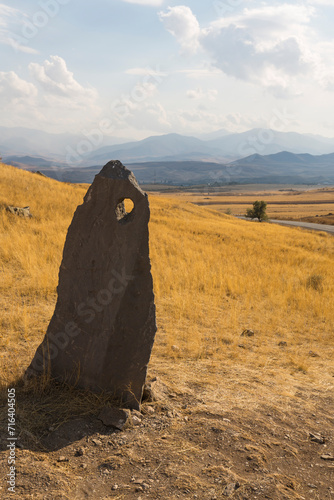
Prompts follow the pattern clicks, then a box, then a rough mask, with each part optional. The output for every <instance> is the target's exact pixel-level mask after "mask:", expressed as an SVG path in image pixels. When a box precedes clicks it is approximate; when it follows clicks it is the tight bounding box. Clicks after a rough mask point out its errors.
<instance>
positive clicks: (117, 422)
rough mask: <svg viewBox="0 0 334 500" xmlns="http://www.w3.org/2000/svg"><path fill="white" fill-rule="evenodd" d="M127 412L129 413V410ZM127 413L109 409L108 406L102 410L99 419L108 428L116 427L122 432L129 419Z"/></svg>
mask: <svg viewBox="0 0 334 500" xmlns="http://www.w3.org/2000/svg"><path fill="white" fill-rule="evenodd" d="M127 411H128V412H129V410H127ZM127 411H125V410H119V409H118V408H109V407H107V406H106V407H105V408H103V409H102V410H101V412H100V414H99V419H100V420H101V421H102V422H103V423H104V425H106V426H107V427H115V428H116V429H119V430H120V431H121V430H122V429H123V427H124V426H125V424H126V422H127V420H128V418H129V414H128V413H127ZM129 413H130V412H129Z"/></svg>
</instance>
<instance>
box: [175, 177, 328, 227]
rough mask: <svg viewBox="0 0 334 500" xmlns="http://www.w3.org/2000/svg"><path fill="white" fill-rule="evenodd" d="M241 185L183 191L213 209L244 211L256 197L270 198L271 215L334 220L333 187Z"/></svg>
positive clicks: (324, 221) (269, 208)
mask: <svg viewBox="0 0 334 500" xmlns="http://www.w3.org/2000/svg"><path fill="white" fill-rule="evenodd" d="M254 188H255V186H253V191H250V189H249V188H248V189H247V188H246V186H245V189H244V190H242V188H241V187H239V188H238V189H235V190H234V191H233V190H232V188H230V191H229V192H228V191H227V192H219V190H218V188H216V189H217V192H207V193H205V194H203V193H191V194H189V193H186V194H185V193H182V194H180V195H179V196H180V197H181V198H182V199H183V200H187V201H191V202H193V203H197V204H199V205H206V206H210V208H212V209H214V210H218V211H221V212H226V211H228V212H230V213H231V214H233V215H244V214H245V212H246V208H247V207H251V206H252V203H253V201H255V200H257V199H261V200H264V201H265V202H267V205H268V208H267V213H268V215H269V217H270V218H272V219H282V220H302V221H304V222H315V223H318V224H331V225H333V224H334V190H333V188H332V187H328V188H327V187H326V188H319V189H311V190H305V189H303V188H301V189H292V188H287V189H286V190H284V189H281V190H279V191H277V190H274V189H270V190H261V189H257V190H256V189H254Z"/></svg>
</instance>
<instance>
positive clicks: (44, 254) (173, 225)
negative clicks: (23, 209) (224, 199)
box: [0, 164, 334, 384]
mask: <svg viewBox="0 0 334 500" xmlns="http://www.w3.org/2000/svg"><path fill="white" fill-rule="evenodd" d="M0 176H1V177H0V206H1V207H2V208H1V211H0V227H1V231H0V239H1V241H0V243H1V244H0V273H1V283H0V287H1V298H0V300H1V303H0V305H1V311H0V325H1V338H0V342H1V352H2V357H1V361H0V369H1V381H2V383H4V384H6V383H9V382H11V381H13V380H15V379H17V378H18V377H19V376H20V375H22V373H23V372H24V370H25V368H26V367H27V366H28V364H29V362H30V360H31V358H32V356H33V354H34V352H35V349H36V347H37V345H38V344H39V343H40V342H41V340H42V338H43V336H44V334H45V330H46V327H47V325H48V321H49V320H50V317H51V315H52V313H53V308H54V304H55V298H56V293H55V292H56V285H57V276H58V268H59V264H60V261H61V256H62V248H63V244H64V240H65V236H66V230H67V227H68V225H69V223H70V221H71V218H72V216H73V212H74V210H75V208H76V206H77V205H78V204H80V203H81V202H82V198H83V196H84V193H85V191H86V189H87V186H75V185H67V184H62V183H58V182H56V181H53V180H50V179H46V178H43V177H40V176H38V175H36V174H31V173H28V172H23V171H20V170H17V169H15V168H13V167H9V166H6V165H3V164H1V165H0ZM6 205H17V206H26V205H29V206H30V208H31V212H32V214H33V216H34V217H33V218H32V219H23V218H19V217H16V216H13V215H11V214H9V213H7V212H6V211H5V209H4V207H5V206H6ZM150 205H151V222H150V249H151V250H150V251H151V259H152V272H153V278H154V287H155V295H156V303H157V321H158V333H157V339H156V343H155V347H154V352H153V361H154V360H158V359H159V360H161V362H163V360H166V361H167V362H170V360H171V359H176V358H183V360H187V359H188V360H189V362H191V363H193V362H196V360H199V359H202V360H203V361H205V363H207V362H210V360H211V362H212V366H214V367H215V370H216V369H218V368H217V366H221V364H223V365H224V366H231V367H232V366H233V367H237V366H240V369H241V367H243V369H246V368H247V367H249V368H252V367H255V368H261V369H262V371H264V370H266V372H267V373H268V374H269V376H270V375H271V376H273V375H275V376H278V374H280V377H282V378H284V376H285V375H284V374H287V373H288V374H291V373H297V374H298V373H301V374H305V373H307V374H308V375H309V376H311V377H317V374H318V375H319V373H320V372H321V377H322V378H324V377H325V379H326V381H327V382H328V380H329V377H330V376H331V375H332V372H331V370H332V368H333V365H332V360H333V359H334V355H333V354H334V349H333V344H334V343H333V326H334V308H333V306H332V299H333V292H334V261H333V253H334V238H333V237H332V236H330V235H327V234H325V233H311V232H307V231H302V230H298V229H291V228H284V227H279V226H273V225H268V224H265V223H262V224H256V223H253V224H250V223H248V222H244V221H239V220H236V219H234V218H233V217H229V216H227V215H224V214H222V213H219V212H216V211H214V210H211V209H208V208H207V207H197V206H195V205H193V204H191V203H189V202H186V201H183V200H182V199H180V197H179V198H177V197H174V198H165V197H161V196H153V195H152V196H150ZM246 328H248V329H252V330H254V332H255V335H254V337H249V338H248V337H241V336H240V335H241V333H242V331H243V330H244V329H246ZM280 341H285V342H287V346H285V347H280V346H278V344H279V342H280ZM310 351H314V352H315V353H318V354H319V355H320V358H314V357H312V356H310V355H309V352H310ZM319 376H320V375H319ZM209 378H210V376H209V374H208V376H207V377H206V380H209ZM327 382H326V383H327Z"/></svg>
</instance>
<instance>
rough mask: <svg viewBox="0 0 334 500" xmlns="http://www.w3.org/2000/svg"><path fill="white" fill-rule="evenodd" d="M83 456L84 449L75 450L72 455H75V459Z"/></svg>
mask: <svg viewBox="0 0 334 500" xmlns="http://www.w3.org/2000/svg"><path fill="white" fill-rule="evenodd" d="M84 454H85V449H84V448H78V449H77V450H76V452H75V454H74V455H75V456H76V457H82V455H84Z"/></svg>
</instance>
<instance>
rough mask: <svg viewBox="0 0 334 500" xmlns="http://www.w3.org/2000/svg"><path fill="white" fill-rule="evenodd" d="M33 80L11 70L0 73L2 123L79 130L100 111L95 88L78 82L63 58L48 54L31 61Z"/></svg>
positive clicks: (59, 129) (58, 129) (55, 130)
mask: <svg viewBox="0 0 334 500" xmlns="http://www.w3.org/2000/svg"><path fill="white" fill-rule="evenodd" d="M29 68H30V72H31V76H32V78H33V79H34V80H35V81H26V80H23V79H22V78H20V76H19V75H18V74H17V73H15V72H14V71H10V72H7V73H6V72H0V106H1V108H2V109H3V110H5V111H6V113H4V116H3V125H5V126H22V127H26V126H28V127H31V126H32V124H33V123H34V124H38V125H35V126H36V127H37V128H43V127H44V126H46V127H47V129H48V130H52V131H54V132H58V131H61V130H68V131H79V130H80V129H81V127H82V126H83V125H84V124H87V123H88V124H90V123H91V122H93V121H95V120H96V119H97V118H98V117H99V116H100V114H101V109H100V108H99V106H98V105H97V98H98V94H97V92H96V90H95V89H92V88H86V87H84V86H82V85H81V84H80V83H78V82H77V81H76V80H75V78H74V76H73V73H71V72H70V71H69V70H68V69H67V66H66V63H65V61H64V60H63V59H62V58H61V57H58V56H51V57H50V60H49V61H44V63H43V65H39V64H35V63H34V64H30V65H29Z"/></svg>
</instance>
